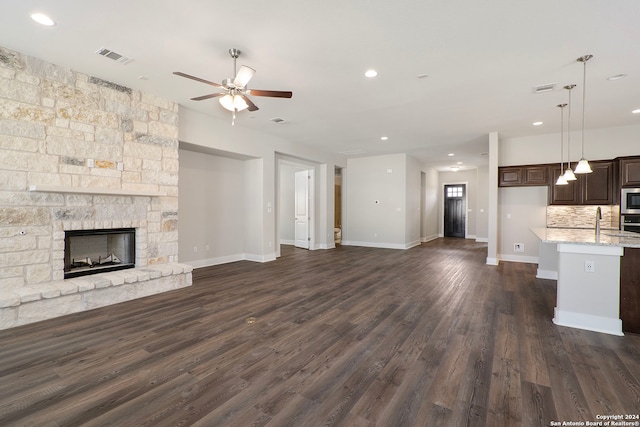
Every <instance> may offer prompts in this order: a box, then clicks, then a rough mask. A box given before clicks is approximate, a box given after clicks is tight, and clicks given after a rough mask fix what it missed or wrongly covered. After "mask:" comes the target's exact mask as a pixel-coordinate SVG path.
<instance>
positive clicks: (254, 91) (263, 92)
mask: <svg viewBox="0 0 640 427" xmlns="http://www.w3.org/2000/svg"><path fill="white" fill-rule="evenodd" d="M247 93H248V94H249V95H255V96H272V97H274V98H291V97H292V96H293V92H285V91H281V90H259V89H250V90H247Z"/></svg>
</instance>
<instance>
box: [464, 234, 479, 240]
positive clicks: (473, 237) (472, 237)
mask: <svg viewBox="0 0 640 427" xmlns="http://www.w3.org/2000/svg"><path fill="white" fill-rule="evenodd" d="M464 238H465V239H473V240H475V239H476V235H475V234H467V235H466V236H465V237H464Z"/></svg>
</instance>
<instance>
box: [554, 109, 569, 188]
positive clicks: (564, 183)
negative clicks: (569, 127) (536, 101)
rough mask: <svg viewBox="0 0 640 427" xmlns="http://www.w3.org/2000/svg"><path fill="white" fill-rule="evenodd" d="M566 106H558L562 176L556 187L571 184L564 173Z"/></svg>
mask: <svg viewBox="0 0 640 427" xmlns="http://www.w3.org/2000/svg"><path fill="white" fill-rule="evenodd" d="M566 106H567V104H558V107H560V176H558V180H557V181H556V185H567V184H569V183H568V182H567V179H566V178H565V177H564V173H563V171H562V169H563V168H564V161H563V159H562V155H563V154H564V107H566Z"/></svg>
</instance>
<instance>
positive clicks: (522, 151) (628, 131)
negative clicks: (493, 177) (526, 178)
mask: <svg viewBox="0 0 640 427" xmlns="http://www.w3.org/2000/svg"><path fill="white" fill-rule="evenodd" d="M638 135H640V125H637V126H621V127H612V128H605V129H592V130H587V131H586V132H585V149H584V154H585V157H586V158H587V159H589V160H606V159H613V158H616V157H619V156H637V155H640V142H639V141H638ZM580 139H581V138H580V132H572V133H571V158H572V159H571V161H572V164H573V165H574V166H573V168H574V169H575V163H576V162H577V161H578V159H579V158H580ZM565 144H566V135H565ZM565 153H566V147H565ZM498 158H499V165H500V166H516V165H531V164H538V163H554V162H558V163H560V134H559V133H557V132H556V133H550V134H545V135H537V136H527V137H521V138H500V151H499V156H498ZM565 162H566V158H565Z"/></svg>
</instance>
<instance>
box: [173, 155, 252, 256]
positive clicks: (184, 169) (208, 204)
mask: <svg viewBox="0 0 640 427" xmlns="http://www.w3.org/2000/svg"><path fill="white" fill-rule="evenodd" d="M179 156H180V172H179V184H178V188H179V190H178V191H179V194H180V221H179V228H180V237H179V251H180V252H179V253H180V261H181V262H186V263H189V264H192V265H195V266H202V265H214V264H218V263H221V262H227V261H229V260H236V259H241V258H242V254H243V252H244V242H243V241H244V219H243V216H244V212H245V208H244V203H245V200H244V192H245V189H244V166H243V163H244V162H243V161H242V160H235V159H229V158H224V157H218V156H213V155H209V154H203V153H196V152H193V151H187V150H179ZM207 246H208V247H209V249H207ZM194 248H196V249H197V252H195V251H194Z"/></svg>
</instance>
